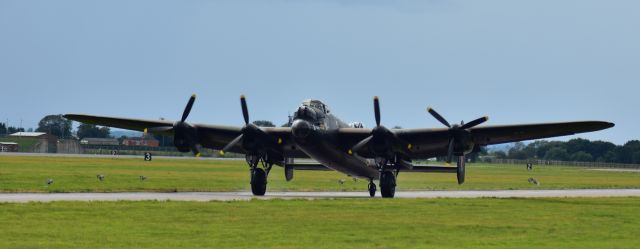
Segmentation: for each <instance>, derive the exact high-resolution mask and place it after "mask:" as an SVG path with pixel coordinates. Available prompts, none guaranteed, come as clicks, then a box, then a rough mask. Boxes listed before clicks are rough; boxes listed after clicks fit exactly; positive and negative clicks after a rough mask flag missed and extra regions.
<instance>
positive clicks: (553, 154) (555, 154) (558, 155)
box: [544, 147, 569, 161]
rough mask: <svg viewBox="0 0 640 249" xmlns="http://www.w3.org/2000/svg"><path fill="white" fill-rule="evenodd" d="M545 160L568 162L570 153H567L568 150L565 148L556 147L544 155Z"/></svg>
mask: <svg viewBox="0 0 640 249" xmlns="http://www.w3.org/2000/svg"><path fill="white" fill-rule="evenodd" d="M544 159H546V160H558V161H566V160H568V159H569V153H567V150H566V149H564V148H559V147H555V148H552V149H550V150H549V151H547V153H546V154H545V155H544Z"/></svg>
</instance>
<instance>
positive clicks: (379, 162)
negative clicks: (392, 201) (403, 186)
mask: <svg viewBox="0 0 640 249" xmlns="http://www.w3.org/2000/svg"><path fill="white" fill-rule="evenodd" d="M376 166H377V167H378V171H380V194H381V195H382V197H383V198H393V196H395V194H396V177H397V176H398V173H399V172H400V171H399V169H398V168H397V167H396V166H395V164H394V163H390V162H389V160H387V159H384V158H376ZM375 195H376V184H375V183H373V179H370V180H369V196H371V197H374V196H375Z"/></svg>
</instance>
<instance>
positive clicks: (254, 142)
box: [219, 95, 281, 155]
mask: <svg viewBox="0 0 640 249" xmlns="http://www.w3.org/2000/svg"><path fill="white" fill-rule="evenodd" d="M240 106H241V107H242V117H243V118H244V127H242V132H241V134H240V135H238V136H237V137H236V138H234V139H233V140H231V142H229V143H228V144H227V145H225V146H224V148H222V150H220V152H219V153H220V155H224V153H225V151H228V150H229V149H231V148H233V147H234V146H236V145H237V144H238V143H240V142H242V143H243V144H242V147H243V148H244V149H245V150H256V149H257V147H258V146H259V145H260V144H261V143H262V142H264V141H267V140H269V141H270V140H271V139H270V138H267V137H268V135H267V134H266V133H264V132H263V131H262V129H260V127H258V126H256V125H254V124H252V123H250V122H249V108H248V107H247V100H246V98H245V97H244V95H241V96H240ZM280 141H281V140H280Z"/></svg>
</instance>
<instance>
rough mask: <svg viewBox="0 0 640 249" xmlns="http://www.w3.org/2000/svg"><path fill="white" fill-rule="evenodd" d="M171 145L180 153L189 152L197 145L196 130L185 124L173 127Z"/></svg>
mask: <svg viewBox="0 0 640 249" xmlns="http://www.w3.org/2000/svg"><path fill="white" fill-rule="evenodd" d="M174 131H175V132H174V137H173V145H174V146H175V147H176V149H178V151H180V152H189V151H191V149H192V148H193V147H194V146H195V144H196V143H197V140H196V139H197V133H196V129H195V128H194V127H193V126H191V125H189V124H187V123H180V124H176V125H175V126H174Z"/></svg>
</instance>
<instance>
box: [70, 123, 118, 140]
mask: <svg viewBox="0 0 640 249" xmlns="http://www.w3.org/2000/svg"><path fill="white" fill-rule="evenodd" d="M77 135H78V138H80V139H83V138H85V137H97V138H108V137H110V136H111V129H109V127H106V126H103V127H98V126H96V125H93V124H80V126H78V132H77Z"/></svg>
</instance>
